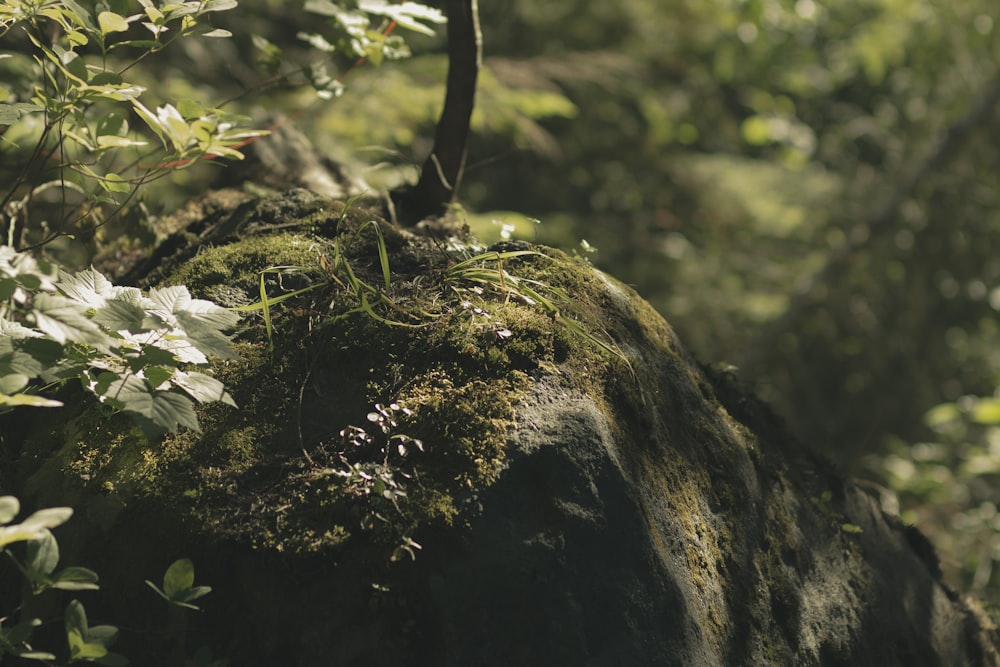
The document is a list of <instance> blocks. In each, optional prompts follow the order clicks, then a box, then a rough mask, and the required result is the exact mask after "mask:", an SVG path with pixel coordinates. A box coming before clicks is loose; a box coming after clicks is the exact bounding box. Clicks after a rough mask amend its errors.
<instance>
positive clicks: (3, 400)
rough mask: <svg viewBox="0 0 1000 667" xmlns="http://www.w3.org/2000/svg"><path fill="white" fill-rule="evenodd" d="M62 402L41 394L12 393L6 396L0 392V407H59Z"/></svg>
mask: <svg viewBox="0 0 1000 667" xmlns="http://www.w3.org/2000/svg"><path fill="white" fill-rule="evenodd" d="M62 405H63V404H62V403H61V402H59V401H55V400H52V399H49V398H43V397H42V396H35V395H33V394H12V395H10V396H6V395H4V394H2V393H0V407H8V408H16V407H22V406H23V407H27V408H61V407H62Z"/></svg>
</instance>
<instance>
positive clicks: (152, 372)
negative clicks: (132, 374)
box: [142, 366, 180, 389]
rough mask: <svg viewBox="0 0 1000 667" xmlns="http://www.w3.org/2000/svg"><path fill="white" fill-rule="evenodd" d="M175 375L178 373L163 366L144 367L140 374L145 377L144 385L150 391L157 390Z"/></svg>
mask: <svg viewBox="0 0 1000 667" xmlns="http://www.w3.org/2000/svg"><path fill="white" fill-rule="evenodd" d="M177 373H180V371H178V370H176V369H174V368H165V367H163V366H146V367H144V368H143V369H142V374H143V375H145V376H146V384H147V385H148V386H149V388H150V389H159V388H160V387H161V386H163V383H164V382H167V381H168V380H170V379H171V378H172V377H174V375H175V374H177Z"/></svg>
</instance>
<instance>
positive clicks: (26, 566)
mask: <svg viewBox="0 0 1000 667" xmlns="http://www.w3.org/2000/svg"><path fill="white" fill-rule="evenodd" d="M18 512H20V503H19V502H18V500H17V498H15V497H13V496H3V497H0V524H4V525H3V527H2V528H0V546H2V547H3V550H4V553H6V554H7V556H9V557H10V558H11V559H12V560H13V561H14V563H15V564H16V565H17V567H18V569H19V570H20V571H21V573H22V574H23V575H24V578H25V579H26V580H27V582H28V584H29V585H30V592H31V595H32V596H38V595H41V594H42V593H44V592H45V591H46V590H49V589H58V590H64V591H85V590H97V588H98V586H97V574H96V573H94V572H93V571H91V570H88V569H87V568H83V567H66V568H63V569H61V570H58V571H57V570H56V567H57V566H58V564H59V544H58V543H57V542H56V538H55V537H54V536H53V535H52V533H51V532H50V529H52V528H55V527H57V526H59V525H62V524H63V523H65V522H66V521H68V520H69V518H70V517H71V516H72V514H73V510H71V509H70V508H68V507H52V508H48V509H43V510H39V511H37V512H34V513H33V514H31V515H30V516H28V518H27V519H25V520H24V521H22V522H21V523H19V524H13V525H9V524H10V522H11V521H13V519H14V517H16V516H17V514H18ZM16 542H25V543H26V549H25V551H24V557H23V558H20V559H19V558H17V557H16V556H15V555H14V553H13V551H11V549H10V548H9V546H10V545H11V544H13V543H16ZM24 608H25V605H24V604H22V613H21V614H20V615H21V618H20V620H19V621H18V622H17V623H16V624H14V625H11V626H8V627H3V623H4V622H5V621H7V620H8V616H5V617H4V618H3V619H0V658H3V657H4V656H5V655H12V656H17V657H20V658H25V659H31V660H44V661H50V660H55V659H56V656H55V655H54V654H52V653H49V652H47V651H39V650H35V649H34V648H33V647H32V646H31V644H29V640H30V639H31V636H32V634H33V632H34V630H35V629H36V628H38V627H39V626H40V625H41V624H42V621H41V620H40V619H38V618H34V617H33V616H30V615H25V613H24V611H23V610H24ZM5 613H11V612H9V611H7V610H5ZM63 618H64V622H65V633H66V642H67V645H68V647H69V661H70V662H75V661H77V660H87V661H92V662H97V664H101V665H108V666H109V667H115V666H116V665H125V664H127V663H128V661H127V660H125V659H124V658H123V657H122V656H120V655H117V654H115V653H111V652H110V651H109V650H108V647H109V646H111V645H112V644H113V643H114V642H115V639H116V638H117V636H118V630H117V629H116V628H114V627H113V626H109V625H100V626H93V627H91V626H89V625H88V624H87V614H86V611H85V610H84V608H83V605H82V604H81V603H80V602H79V600H75V599H74V600H71V601H70V602H69V604H68V605H67V606H66V611H65V613H64V616H63ZM50 664H51V663H50Z"/></svg>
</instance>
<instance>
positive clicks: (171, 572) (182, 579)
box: [146, 558, 212, 611]
mask: <svg viewBox="0 0 1000 667" xmlns="http://www.w3.org/2000/svg"><path fill="white" fill-rule="evenodd" d="M146 585H147V586H149V587H150V588H152V589H153V590H154V591H156V594H157V595H159V596H160V597H161V598H163V599H164V600H166V601H167V602H169V603H170V604H172V605H176V606H178V607H184V608H186V609H193V610H195V611H199V610H200V609H201V608H200V607H198V606H196V605H193V604H191V601H192V600H197V599H198V598H200V597H204V596H205V595H208V594H209V593H211V592H212V589H211V587H209V586H195V585H194V564H193V563H192V562H191V559H189V558H182V559H180V560H177V561H174V562H173V563H172V564H171V565H170V567H168V568H167V571H166V573H164V575H163V588H159V587H158V586H157V585H156V584H154V583H153V582H152V581H149V580H148V579H147V580H146Z"/></svg>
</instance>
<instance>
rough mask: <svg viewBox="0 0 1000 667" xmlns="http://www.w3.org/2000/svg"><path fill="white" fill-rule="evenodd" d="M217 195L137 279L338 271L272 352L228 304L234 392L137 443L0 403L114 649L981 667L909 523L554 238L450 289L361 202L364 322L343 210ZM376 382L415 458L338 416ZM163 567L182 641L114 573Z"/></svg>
mask: <svg viewBox="0 0 1000 667" xmlns="http://www.w3.org/2000/svg"><path fill="white" fill-rule="evenodd" d="M223 200H225V198H219V197H216V199H215V200H213V201H215V202H216V204H215V206H219V205H220V204H218V202H219V201H223ZM234 201H236V202H237V204H236V209H234V211H233V212H232V213H231V214H229V215H219V213H218V211H215V212H214V213H213V215H215V217H216V218H217V219H220V220H225V221H226V222H225V224H226V225H228V227H229V229H231V230H232V231H231V233H228V234H216V235H213V236H212V237H211V238H212V242H213V243H216V244H218V247H215V248H202V249H201V251H200V252H199V254H197V255H194V254H193V253H191V252H181V251H179V254H178V255H177V256H178V257H180V258H181V259H179V260H178V261H176V262H171V259H170V257H169V256H163V257H162V258H161V263H162V265H161V266H160V267H158V271H157V273H156V275H157V280H165V281H167V282H175V283H176V282H181V283H184V284H187V285H188V286H189V287H191V289H192V290H193V291H194V292H196V295H199V296H209V297H211V298H215V299H220V300H225V299H230V300H231V304H230V305H234V304H238V303H246V302H248V301H252V300H253V298H254V295H255V294H256V293H257V292H258V290H259V286H258V283H259V281H258V280H257V277H256V276H257V275H259V272H260V271H261V270H263V269H265V268H267V266H269V265H274V264H283V265H291V264H295V265H300V266H304V265H307V264H308V265H309V266H311V270H312V271H313V272H314V273H313V274H312V275H314V276H327V275H333V276H336V278H325V277H324V278H322V280H320V283H319V284H320V285H321V286H320V287H317V288H316V290H314V291H313V292H310V293H308V294H306V296H305V297H303V298H304V299H306V301H305V302H301V301H300V302H293V303H292V305H288V306H285V307H282V309H276V311H275V315H274V326H275V336H274V342H275V346H276V349H275V351H274V353H273V354H270V353H268V351H267V340H266V337H265V335H264V333H263V331H262V329H263V327H262V326H261V325H260V324H259V323H258V322H255V321H252V320H248V323H247V328H246V329H245V330H244V331H242V332H241V333H240V335H239V341H240V343H239V347H240V350H241V351H242V352H243V354H244V357H243V359H242V360H241V361H239V362H237V363H233V364H229V365H222V364H220V365H219V366H218V367H217V369H216V372H217V375H218V376H219V377H220V378H222V379H223V380H224V381H226V383H227V385H229V386H230V387H231V389H232V392H233V394H234V396H235V397H236V398H237V401H238V402H239V404H240V405H241V407H242V410H241V411H240V412H239V413H236V412H235V411H231V412H228V411H226V410H225V409H222V408H219V409H218V410H214V409H213V410H210V411H208V412H207V413H206V414H205V415H203V417H202V420H203V423H204V432H203V434H201V435H200V436H199V435H195V434H181V435H179V436H172V437H168V438H167V439H165V440H164V441H163V442H149V441H146V440H144V439H143V438H142V436H141V435H140V434H137V433H136V431H135V430H134V429H131V428H130V427H129V425H128V424H127V422H125V421H124V420H122V419H120V418H114V419H110V420H109V419H107V418H106V417H104V416H103V415H97V414H95V413H96V412H97V411H96V410H94V409H93V406H88V405H86V404H85V403H81V404H80V405H78V406H77V407H76V408H75V409H68V410H71V411H70V412H68V413H66V414H67V418H66V419H65V420H64V421H59V422H54V421H53V420H51V419H47V420H46V419H44V418H37V415H32V416H33V417H36V421H34V422H32V423H28V422H26V421H21V422H19V424H18V425H17V427H16V428H15V427H13V426H11V424H10V423H9V420H8V422H7V423H4V424H2V426H3V427H4V428H5V429H6V433H7V435H6V436H5V437H6V440H7V445H8V447H10V449H11V452H12V454H11V461H10V462H9V463H7V464H6V466H5V470H4V475H5V478H6V479H10V480H13V483H12V485H13V486H14V487H16V488H15V490H16V491H17V492H19V493H20V494H21V495H22V496H23V497H24V498H25V499H27V500H29V501H32V502H34V503H37V504H39V505H52V504H71V505H74V506H75V507H77V509H78V518H77V519H74V521H73V522H72V523H71V524H69V525H67V527H66V530H67V531H68V532H66V533H64V534H61V535H60V542H61V544H63V545H64V559H65V560H66V561H67V562H75V563H79V564H83V565H87V566H89V567H92V568H94V569H97V570H98V571H99V572H101V574H102V584H103V585H102V588H103V590H102V593H101V597H100V599H99V600H95V601H94V602H93V603H91V602H90V601H88V603H87V607H88V611H90V610H91V609H93V610H94V611H92V612H91V613H92V615H95V616H96V617H99V618H101V619H102V621H104V620H106V621H107V622H114V621H115V620H116V619H122V618H128V619H139V618H146V619H151V620H147V621H142V622H140V621H136V622H135V623H132V624H131V625H132V626H133V631H127V630H126V631H124V632H123V637H122V647H121V652H122V653H125V654H126V655H129V656H131V657H132V660H133V664H142V665H152V666H154V667H155V665H160V664H163V665H168V664H179V663H178V662H177V660H178V659H179V658H178V656H180V655H182V654H184V655H191V654H192V653H193V652H194V650H195V649H196V648H197V647H198V646H201V645H209V646H211V647H212V649H213V650H214V651H215V653H216V654H218V655H221V656H225V657H228V658H229V659H230V664H231V665H233V666H239V667H257V666H260V667H264V666H268V667H270V666H273V665H293V666H301V667H318V666H321V665H323V666H325V665H355V664H357V665H361V664H364V665H387V666H388V665H414V666H419V665H453V666H455V667H460V666H465V665H483V666H489V665H497V666H500V665H504V666H506V665H522V666H530V665H548V666H552V665H609V666H611V665H658V666H659V665H677V666H679V667H680V666H683V667H690V666H699V665H706V666H715V665H746V666H750V665H851V666H865V665H871V666H873V667H874V666H878V667H885V666H892V665H900V666H904V665H905V666H907V667H910V666H914V665H928V666H930V665H955V666H959V665H996V664H1000V660H998V654H997V651H996V645H997V644H996V641H997V640H996V635H995V632H994V630H993V626H992V624H991V623H990V622H989V621H988V620H987V619H986V617H985V616H984V615H983V614H982V613H981V612H979V611H978V610H977V607H976V606H975V604H973V603H971V602H969V601H966V600H964V599H962V598H961V597H960V596H958V595H957V594H956V593H955V592H953V591H951V590H949V589H948V588H947V587H946V586H945V585H944V584H943V583H942V582H941V581H940V575H939V572H938V570H937V566H936V561H935V558H934V555H933V551H932V550H931V549H930V548H929V545H928V544H927V543H926V540H924V539H923V538H922V536H920V535H919V533H917V532H916V531H915V530H914V529H912V528H907V527H904V526H902V525H901V524H900V522H899V521H898V519H895V518H893V517H891V516H887V515H885V514H883V512H882V511H881V510H880V509H879V506H878V504H877V503H876V502H875V501H874V500H873V499H872V498H871V497H869V496H868V495H867V494H866V493H865V492H864V491H863V490H861V489H860V488H859V487H857V486H855V485H853V484H851V483H850V482H848V481H845V480H843V479H841V478H839V477H838V476H837V475H836V474H835V473H834V472H833V471H832V470H831V469H830V468H829V467H828V466H826V464H825V463H824V462H823V461H822V460H820V459H819V458H817V457H815V456H813V455H811V454H810V453H809V452H808V450H807V448H806V447H804V446H803V445H801V444H799V443H796V442H794V441H792V440H791V439H790V438H789V437H788V436H787V435H786V434H785V432H784V431H783V430H782V428H781V426H780V424H779V423H778V420H776V419H775V417H774V416H773V415H772V414H771V413H770V411H769V410H768V409H767V408H766V406H763V405H761V404H760V403H759V402H757V401H756V400H755V399H754V398H753V397H751V396H749V395H747V394H745V393H743V392H742V391H741V390H740V389H739V388H738V387H737V386H736V383H735V381H734V380H733V378H732V377H731V376H730V375H729V374H728V373H726V372H724V371H720V370H715V369H711V368H703V367H701V366H700V365H698V364H697V363H696V362H695V361H694V360H693V359H691V358H690V357H689V355H687V353H686V352H685V351H684V350H683V348H682V347H681V344H680V343H679V341H678V340H677V339H676V337H675V336H674V334H673V332H672V331H671V329H670V328H669V326H668V325H667V324H666V322H664V321H663V320H662V319H661V318H660V317H659V316H658V315H657V314H656V313H654V312H653V311H652V309H651V308H650V307H649V306H648V305H647V304H646V303H645V302H643V301H642V300H641V299H640V298H639V297H638V296H637V295H636V294H635V293H634V292H632V291H631V290H630V289H628V288H627V287H624V286H622V285H620V284H619V283H617V282H616V281H614V280H613V279H611V278H609V277H607V276H605V275H604V274H601V273H600V272H598V271H597V270H595V269H593V268H592V267H590V266H589V265H588V264H587V263H585V262H583V261H580V260H577V259H573V258H569V257H567V256H565V255H563V254H562V253H559V252H557V251H552V250H549V249H542V248H530V250H531V251H532V252H536V253H538V254H530V255H529V254H522V255H518V254H508V255H497V254H496V253H517V252H523V251H525V250H529V249H528V248H526V247H525V246H520V245H517V246H504V247H498V248H495V249H494V250H493V252H494V255H486V256H484V258H481V259H480V260H479V262H478V263H475V266H477V267H481V268H482V269H483V270H486V271H488V270H490V269H497V267H498V266H499V268H500V270H502V271H505V272H506V273H505V275H506V276H507V278H506V280H507V281H508V282H503V281H501V282H499V283H498V282H496V281H493V280H492V278H491V280H489V281H486V282H482V281H481V282H476V280H475V274H471V273H466V274H463V273H461V272H460V271H459V270H457V269H456V268H455V267H456V265H457V264H459V262H461V261H463V259H466V258H468V257H470V256H471V255H472V254H474V252H475V251H473V250H471V249H470V248H469V247H468V246H464V247H461V248H458V249H455V248H456V246H449V245H448V244H447V243H445V242H442V241H433V240H429V239H426V238H421V237H419V236H415V235H412V234H410V233H408V232H400V231H399V230H396V229H393V228H392V227H391V225H389V224H388V223H384V221H383V222H379V223H378V224H379V228H380V230H382V237H383V238H384V239H385V241H384V243H385V246H386V247H387V249H388V251H389V252H388V258H389V261H390V265H391V266H392V285H391V287H390V288H389V289H388V290H384V289H381V288H375V289H374V290H373V291H371V292H365V294H366V295H367V296H366V299H370V301H371V302H372V303H375V304H376V306H375V307H377V308H378V310H376V311H375V312H376V314H377V315H378V317H372V316H371V315H370V314H366V311H365V310H364V309H363V308H362V309H361V310H358V306H359V292H357V291H352V290H351V289H349V288H348V287H349V285H346V284H345V283H346V282H347V280H346V278H345V273H344V270H343V265H337V264H336V263H335V262H334V261H333V259H332V258H334V257H336V256H338V255H336V254H335V253H336V252H340V253H341V255H340V256H342V257H347V258H349V265H350V267H351V271H352V272H353V273H354V274H356V276H358V277H360V278H361V279H362V280H364V281H366V284H368V285H378V284H379V281H380V279H381V278H380V274H381V270H380V269H381V266H380V262H379V261H378V259H377V257H378V252H377V248H378V242H377V240H376V239H375V235H373V234H372V233H371V230H372V227H371V226H367V227H366V226H365V224H364V223H365V222H367V221H368V220H374V219H375V218H374V212H373V211H372V210H360V211H353V212H352V211H346V212H345V211H344V209H343V206H342V204H340V203H338V202H334V201H332V200H327V199H324V198H322V197H318V196H316V195H309V194H308V193H304V192H303V191H295V192H291V193H288V194H284V195H277V196H275V197H272V198H270V199H267V198H265V200H255V199H253V198H252V197H249V196H247V197H235V198H234ZM276 211H279V212H280V211H288V212H291V213H290V215H296V216H300V217H299V219H298V222H299V223H300V224H298V225H290V224H289V223H294V222H296V221H295V220H284V219H279V218H278V215H277V214H276V213H274V212H276ZM268 216H271V218H269V217H268ZM272 218H273V219H272ZM254 223H266V224H254ZM192 224H195V223H192ZM198 224H200V225H201V226H200V227H198V229H199V230H202V229H203V227H204V224H203V223H198ZM289 229H294V231H295V233H294V234H290V233H289ZM199 236H201V237H202V238H204V232H203V231H199V232H198V234H194V235H189V237H190V238H191V239H193V240H192V242H197V239H198V237H199ZM338 244H339V245H338ZM321 258H322V259H321ZM497 259H501V263H502V265H501V264H498V262H497ZM338 266H339V268H338ZM302 275H303V274H302V273H294V274H289V276H288V278H287V280H288V281H289V282H290V283H292V284H291V285H288V284H283V283H282V282H281V280H279V279H278V278H277V277H275V276H271V277H269V278H268V281H269V282H268V286H269V289H275V290H279V289H286V290H287V289H293V288H296V287H299V286H300V284H299V283H295V281H296V280H301V279H302V278H301V276H302ZM491 275H492V274H491ZM493 277H495V276H493ZM531 281H534V282H531ZM309 284H316V283H309ZM362 291H363V290H362ZM379 294H386V295H387V296H388V298H390V299H391V305H386V304H387V303H390V302H385V301H377V299H378V295H379ZM532 294H534V295H535V296H542V297H543V298H544V299H545V300H546V301H544V302H539V300H538V299H535V298H532V296H531V295H532ZM563 297H566V298H563ZM546 302H547V303H549V305H552V308H548V306H547V305H546ZM369 305H371V303H369ZM386 320H389V321H391V322H392V323H391V324H387V323H386ZM404 325H408V326H404ZM391 402H398V404H399V405H400V406H402V407H405V408H407V409H408V410H411V411H412V414H405V413H403V412H402V411H398V412H392V411H391V410H390V412H392V414H393V415H394V416H395V417H398V418H399V423H398V424H396V425H394V426H393V427H392V428H390V429H389V430H388V431H387V433H386V434H384V435H385V436H386V437H388V436H389V435H404V436H406V437H412V438H419V439H420V440H421V441H422V444H423V451H421V452H417V451H415V450H414V451H410V452H409V453H408V454H407V456H405V457H403V456H397V455H396V454H395V453H394V450H393V449H392V448H391V447H388V445H393V446H395V445H394V444H393V443H396V444H398V443H399V442H400V441H398V440H393V441H387V440H386V441H383V440H380V439H379V438H380V437H381V436H378V434H377V433H375V430H374V427H373V424H376V423H381V422H375V421H373V420H372V419H371V418H370V417H368V418H367V422H366V415H368V414H374V413H373V412H372V411H373V410H375V411H377V409H378V407H373V406H381V409H385V410H388V409H389V408H386V406H388V405H390V403H391ZM351 426H354V427H362V426H364V427H367V428H368V429H369V431H372V433H375V435H374V436H373V442H374V444H371V443H369V445H365V447H367V448H368V449H365V447H362V448H361V449H358V448H357V446H355V445H352V444H351V443H350V442H348V440H349V438H348V437H347V436H342V435H341V432H342V431H343V430H345V429H348V430H349V427H351ZM350 432H352V433H356V432H354V431H350ZM380 442H381V443H382V444H381V446H380V445H379V444H378V443H380ZM406 442H410V441H406ZM362 450H364V451H362ZM351 464H357V465H361V466H368V467H366V468H364V469H365V470H367V471H368V472H370V473H371V472H373V471H375V472H374V473H373V474H388V475H390V477H391V479H392V482H393V483H398V485H399V490H403V491H404V493H405V494H406V495H396V496H393V494H392V493H391V491H392V489H393V488H394V487H392V486H391V485H389V486H385V485H383V486H381V487H374V486H371V485H369V486H367V487H365V486H364V484H363V483H362V482H361V481H360V478H351V477H349V476H347V475H345V474H344V471H345V470H346V469H348V467H349V466H350V465H351ZM382 464H385V467H384V468H380V467H379V466H380V465H382ZM349 482H350V483H349ZM350 484H355V486H351V485H350ZM386 491H390V493H389V494H388V495H385V492H386ZM414 544H416V545H419V546H414ZM393 554H394V555H395V556H396V557H397V561H396V562H391V561H390V555H393ZM410 554H412V555H414V556H415V558H413V559H411V558H410ZM181 556H187V557H190V558H192V559H193V560H194V562H195V564H196V568H197V572H198V580H199V581H198V583H206V584H210V585H212V586H213V588H214V589H215V590H214V592H213V593H212V594H211V595H210V596H209V597H207V598H204V604H203V605H202V606H203V607H204V608H205V612H204V613H203V614H200V615H197V617H196V618H194V617H192V618H190V619H188V621H186V625H184V626H182V630H183V631H180V630H177V627H176V626H175V625H170V624H169V623H168V622H167V621H164V620H163V619H162V618H161V616H162V610H160V611H158V609H159V608H158V607H157V602H158V601H157V600H156V599H155V598H152V597H151V596H150V595H149V594H148V593H149V592H148V591H145V590H144V587H143V586H142V585H141V581H142V579H144V578H150V579H155V578H156V577H157V573H158V572H162V571H163V569H164V568H165V567H166V565H167V564H169V562H171V561H172V560H173V559H174V558H177V557H181ZM399 557H401V558H399ZM158 614H159V616H158ZM157 619H159V620H157ZM142 623H146V624H147V625H148V628H147V629H148V630H150V631H149V632H147V631H146V630H143V629H142V628H139V629H138V630H136V629H135V626H137V625H141V624H142ZM158 623H160V624H161V625H158ZM164 623H165V624H166V625H162V624H164ZM122 624H123V625H128V624H126V623H125V622H122ZM161 627H169V628H171V629H170V631H168V632H162V631H160V628H161Z"/></svg>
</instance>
